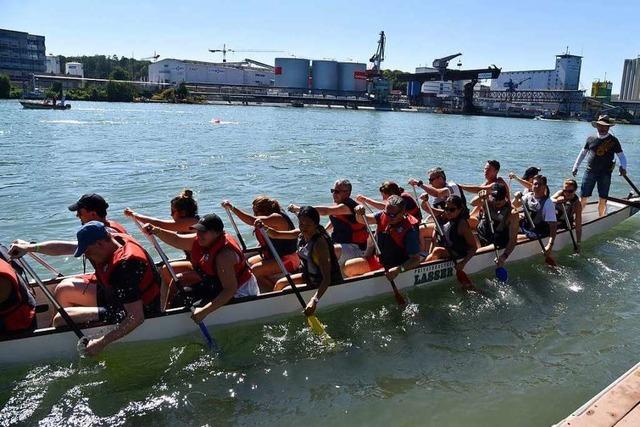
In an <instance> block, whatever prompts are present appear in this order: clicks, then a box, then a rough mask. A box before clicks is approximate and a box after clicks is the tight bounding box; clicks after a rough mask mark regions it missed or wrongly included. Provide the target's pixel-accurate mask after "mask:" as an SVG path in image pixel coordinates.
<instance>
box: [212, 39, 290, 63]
mask: <svg viewBox="0 0 640 427" xmlns="http://www.w3.org/2000/svg"><path fill="white" fill-rule="evenodd" d="M209 52H211V53H219V52H221V53H222V62H227V52H252V53H256V52H260V53H267V52H271V53H282V52H284V50H270V49H267V50H262V49H231V48H227V45H226V43H225V44H223V45H222V49H209Z"/></svg>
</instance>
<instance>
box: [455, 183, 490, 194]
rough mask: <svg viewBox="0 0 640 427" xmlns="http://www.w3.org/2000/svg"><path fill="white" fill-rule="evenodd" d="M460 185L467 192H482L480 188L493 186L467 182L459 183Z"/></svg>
mask: <svg viewBox="0 0 640 427" xmlns="http://www.w3.org/2000/svg"><path fill="white" fill-rule="evenodd" d="M459 185H460V188H462V189H463V190H464V191H466V192H467V193H478V192H480V190H487V189H489V188H491V186H490V185H466V184H459Z"/></svg>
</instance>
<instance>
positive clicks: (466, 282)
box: [425, 201, 476, 289]
mask: <svg viewBox="0 0 640 427" xmlns="http://www.w3.org/2000/svg"><path fill="white" fill-rule="evenodd" d="M425 205H427V209H428V210H429V215H431V217H432V218H433V222H434V223H435V225H436V232H437V233H438V235H439V236H440V238H441V239H442V241H443V242H445V241H446V239H445V237H444V231H442V226H441V225H440V222H438V218H437V217H436V215H435V213H433V209H432V208H431V204H430V203H429V202H428V201H427V202H426V203H425ZM445 249H446V250H447V252H449V257H450V258H451V261H452V262H453V267H454V269H455V270H456V279H458V283H460V284H461V285H462V287H463V288H464V289H469V288H472V289H476V287H475V286H474V285H473V283H472V282H471V279H469V276H467V273H465V272H464V270H458V269H457V268H456V267H457V266H458V263H457V262H456V259H455V257H453V255H452V254H451V251H450V250H449V248H446V247H445Z"/></svg>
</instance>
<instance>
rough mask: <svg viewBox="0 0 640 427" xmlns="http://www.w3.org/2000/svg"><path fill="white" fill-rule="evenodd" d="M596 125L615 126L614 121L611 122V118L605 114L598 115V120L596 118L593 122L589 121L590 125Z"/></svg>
mask: <svg viewBox="0 0 640 427" xmlns="http://www.w3.org/2000/svg"><path fill="white" fill-rule="evenodd" d="M596 125H602V126H609V127H611V126H615V123H613V120H611V117H609V116H608V115H606V114H602V115H600V116H598V120H596V121H595V122H591V126H593V127H596Z"/></svg>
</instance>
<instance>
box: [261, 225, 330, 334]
mask: <svg viewBox="0 0 640 427" xmlns="http://www.w3.org/2000/svg"><path fill="white" fill-rule="evenodd" d="M257 230H258V232H259V233H261V234H262V237H264V241H265V242H266V243H267V246H269V251H271V255H273V259H275V260H276V262H277V263H278V267H280V271H282V274H284V275H285V277H286V278H287V282H288V283H289V286H291V289H293V292H294V293H295V294H296V298H298V302H299V303H300V305H301V306H302V309H303V310H304V309H305V308H307V304H305V302H304V299H302V295H300V290H299V289H298V287H297V286H296V284H295V283H294V282H293V279H292V278H291V274H289V272H288V271H287V269H286V268H285V266H284V264H283V263H282V259H280V255H278V252H277V251H276V248H274V247H273V242H272V241H271V239H270V238H269V234H268V233H267V232H266V231H265V229H264V228H262V227H260V228H257ZM329 249H331V248H329ZM307 323H308V324H309V327H311V329H312V330H313V332H315V333H316V335H325V334H326V335H327V336H328V334H327V332H326V331H325V330H324V326H322V323H320V320H318V318H317V317H316V316H315V315H311V316H307Z"/></svg>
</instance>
